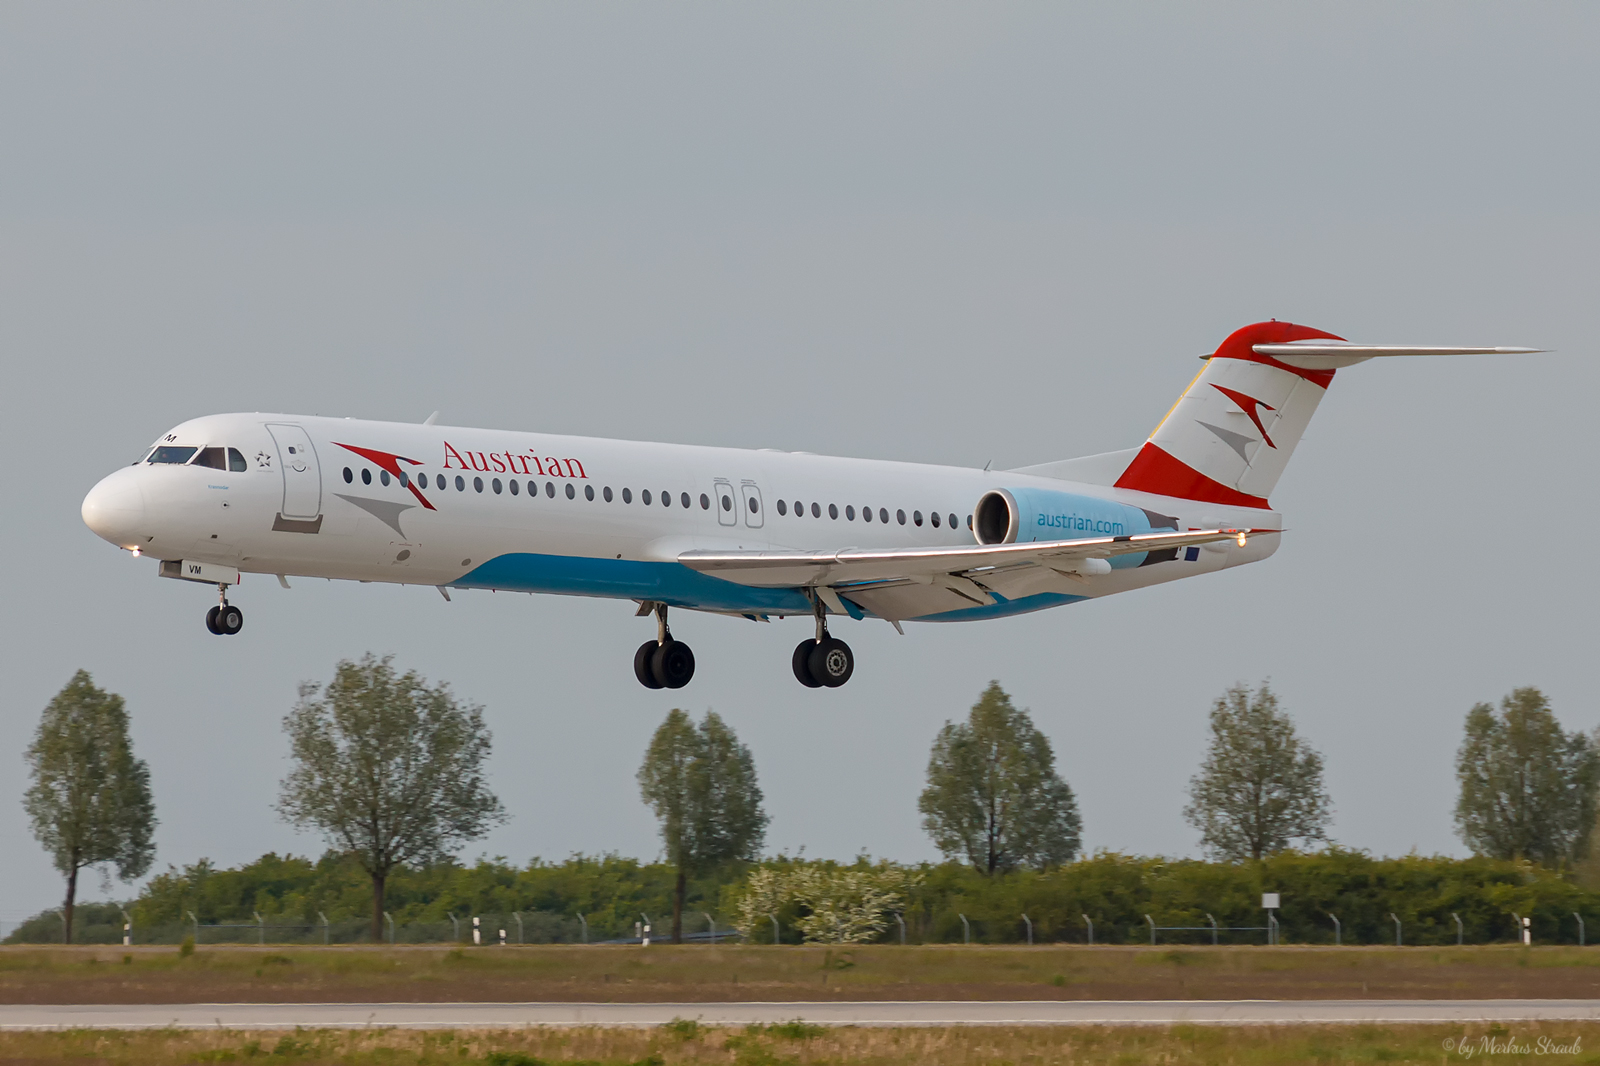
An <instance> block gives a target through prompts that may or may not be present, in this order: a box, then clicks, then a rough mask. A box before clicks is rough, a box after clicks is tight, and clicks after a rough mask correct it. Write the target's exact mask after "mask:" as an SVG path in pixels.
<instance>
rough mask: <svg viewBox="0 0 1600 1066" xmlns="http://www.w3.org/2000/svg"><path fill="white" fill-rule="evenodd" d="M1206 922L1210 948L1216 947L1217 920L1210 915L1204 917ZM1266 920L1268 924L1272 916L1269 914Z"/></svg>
mask: <svg viewBox="0 0 1600 1066" xmlns="http://www.w3.org/2000/svg"><path fill="white" fill-rule="evenodd" d="M1206 920H1207V921H1209V922H1210V923H1211V946H1212V947H1216V946H1217V920H1216V919H1215V918H1213V917H1211V915H1210V914H1207V915H1206ZM1267 920H1268V921H1269V922H1270V921H1271V920H1272V916H1271V915H1270V914H1269V915H1267ZM1270 935H1271V933H1270V931H1269V933H1268V936H1270Z"/></svg>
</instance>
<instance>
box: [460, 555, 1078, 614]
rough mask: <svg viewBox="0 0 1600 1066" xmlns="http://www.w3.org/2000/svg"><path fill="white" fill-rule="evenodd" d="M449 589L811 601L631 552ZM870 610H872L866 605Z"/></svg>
mask: <svg viewBox="0 0 1600 1066" xmlns="http://www.w3.org/2000/svg"><path fill="white" fill-rule="evenodd" d="M450 584H451V586H452V587H454V588H479V589H501V590H503V591H506V592H545V593H551V594H554V595H559V596H600V597H606V598H611V599H622V600H656V601H658V602H660V603H665V604H670V605H671V606H673V607H693V608H699V609H702V610H708V611H737V612H740V613H751V614H759V613H762V612H766V611H785V612H788V613H790V614H809V613H811V601H810V600H808V599H807V598H806V596H805V594H804V593H803V592H801V591H800V590H799V589H798V588H787V589H768V588H752V587H750V586H748V585H737V584H734V583H733V582H732V581H724V580H722V579H721V578H717V577H708V576H707V575H705V574H702V573H700V572H699V571H697V570H691V569H689V568H688V567H687V566H684V565H683V564H682V563H653V562H638V561H635V560H632V559H586V558H583V557H581V556H573V555H535V554H532V553H527V552H515V553H512V554H509V555H501V556H498V557H496V558H494V559H490V560H489V561H488V562H486V563H484V564H483V565H482V566H479V567H477V568H475V569H473V570H471V571H469V572H468V573H466V574H463V575H462V576H461V577H459V578H457V579H456V580H455V581H452V582H450ZM1087 598H1088V597H1086V596H1069V595H1064V594H1061V593H1054V592H1044V593H1039V594H1038V595H1034V596H1024V597H1022V598H1021V599H1018V600H1007V599H1004V598H1002V597H1000V596H996V597H995V601H996V602H994V603H991V604H989V605H988V606H984V607H968V608H964V609H962V610H959V611H945V612H943V613H941V614H930V615H924V616H923V617H922V618H920V619H914V620H915V621H925V622H975V621H978V620H980V619H984V618H1005V617H1008V616H1010V615H1015V614H1027V613H1029V612H1031V611H1042V610H1045V609H1047V608H1050V607H1059V606H1061V605H1062V604H1067V603H1076V602H1077V601H1078V600H1082V599H1087ZM865 613H867V614H870V613H871V612H865Z"/></svg>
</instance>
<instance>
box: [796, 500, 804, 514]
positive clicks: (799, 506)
mask: <svg viewBox="0 0 1600 1066" xmlns="http://www.w3.org/2000/svg"><path fill="white" fill-rule="evenodd" d="M794 516H795V517H796V518H804V517H805V516H806V505H805V504H803V503H801V502H800V501H799V500H796V501H794Z"/></svg>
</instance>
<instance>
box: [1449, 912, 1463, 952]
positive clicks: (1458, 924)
mask: <svg viewBox="0 0 1600 1066" xmlns="http://www.w3.org/2000/svg"><path fill="white" fill-rule="evenodd" d="M1450 917H1452V918H1454V919H1455V920H1456V947H1460V946H1461V945H1462V944H1463V943H1465V942H1466V939H1467V930H1466V927H1465V926H1463V925H1462V924H1461V915H1459V914H1457V913H1456V912H1455V911H1451V912H1450Z"/></svg>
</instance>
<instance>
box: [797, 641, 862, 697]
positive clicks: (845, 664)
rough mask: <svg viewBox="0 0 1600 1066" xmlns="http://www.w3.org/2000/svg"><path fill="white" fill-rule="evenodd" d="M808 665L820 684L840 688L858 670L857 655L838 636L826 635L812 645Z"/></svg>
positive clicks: (807, 659)
mask: <svg viewBox="0 0 1600 1066" xmlns="http://www.w3.org/2000/svg"><path fill="white" fill-rule="evenodd" d="M806 666H807V668H808V669H809V670H810V672H811V676H812V677H813V678H814V679H815V680H816V681H817V683H818V684H821V685H826V686H827V687H828V688H838V687H839V686H840V685H842V684H844V683H845V682H846V681H849V680H850V675H851V674H853V673H855V672H856V657H855V656H854V655H853V654H851V652H850V645H848V644H846V643H845V642H844V641H842V640H840V639H839V638H838V637H824V638H823V639H821V640H819V641H817V642H816V643H815V644H814V645H813V646H812V648H811V654H810V655H809V656H807V658H806Z"/></svg>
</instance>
